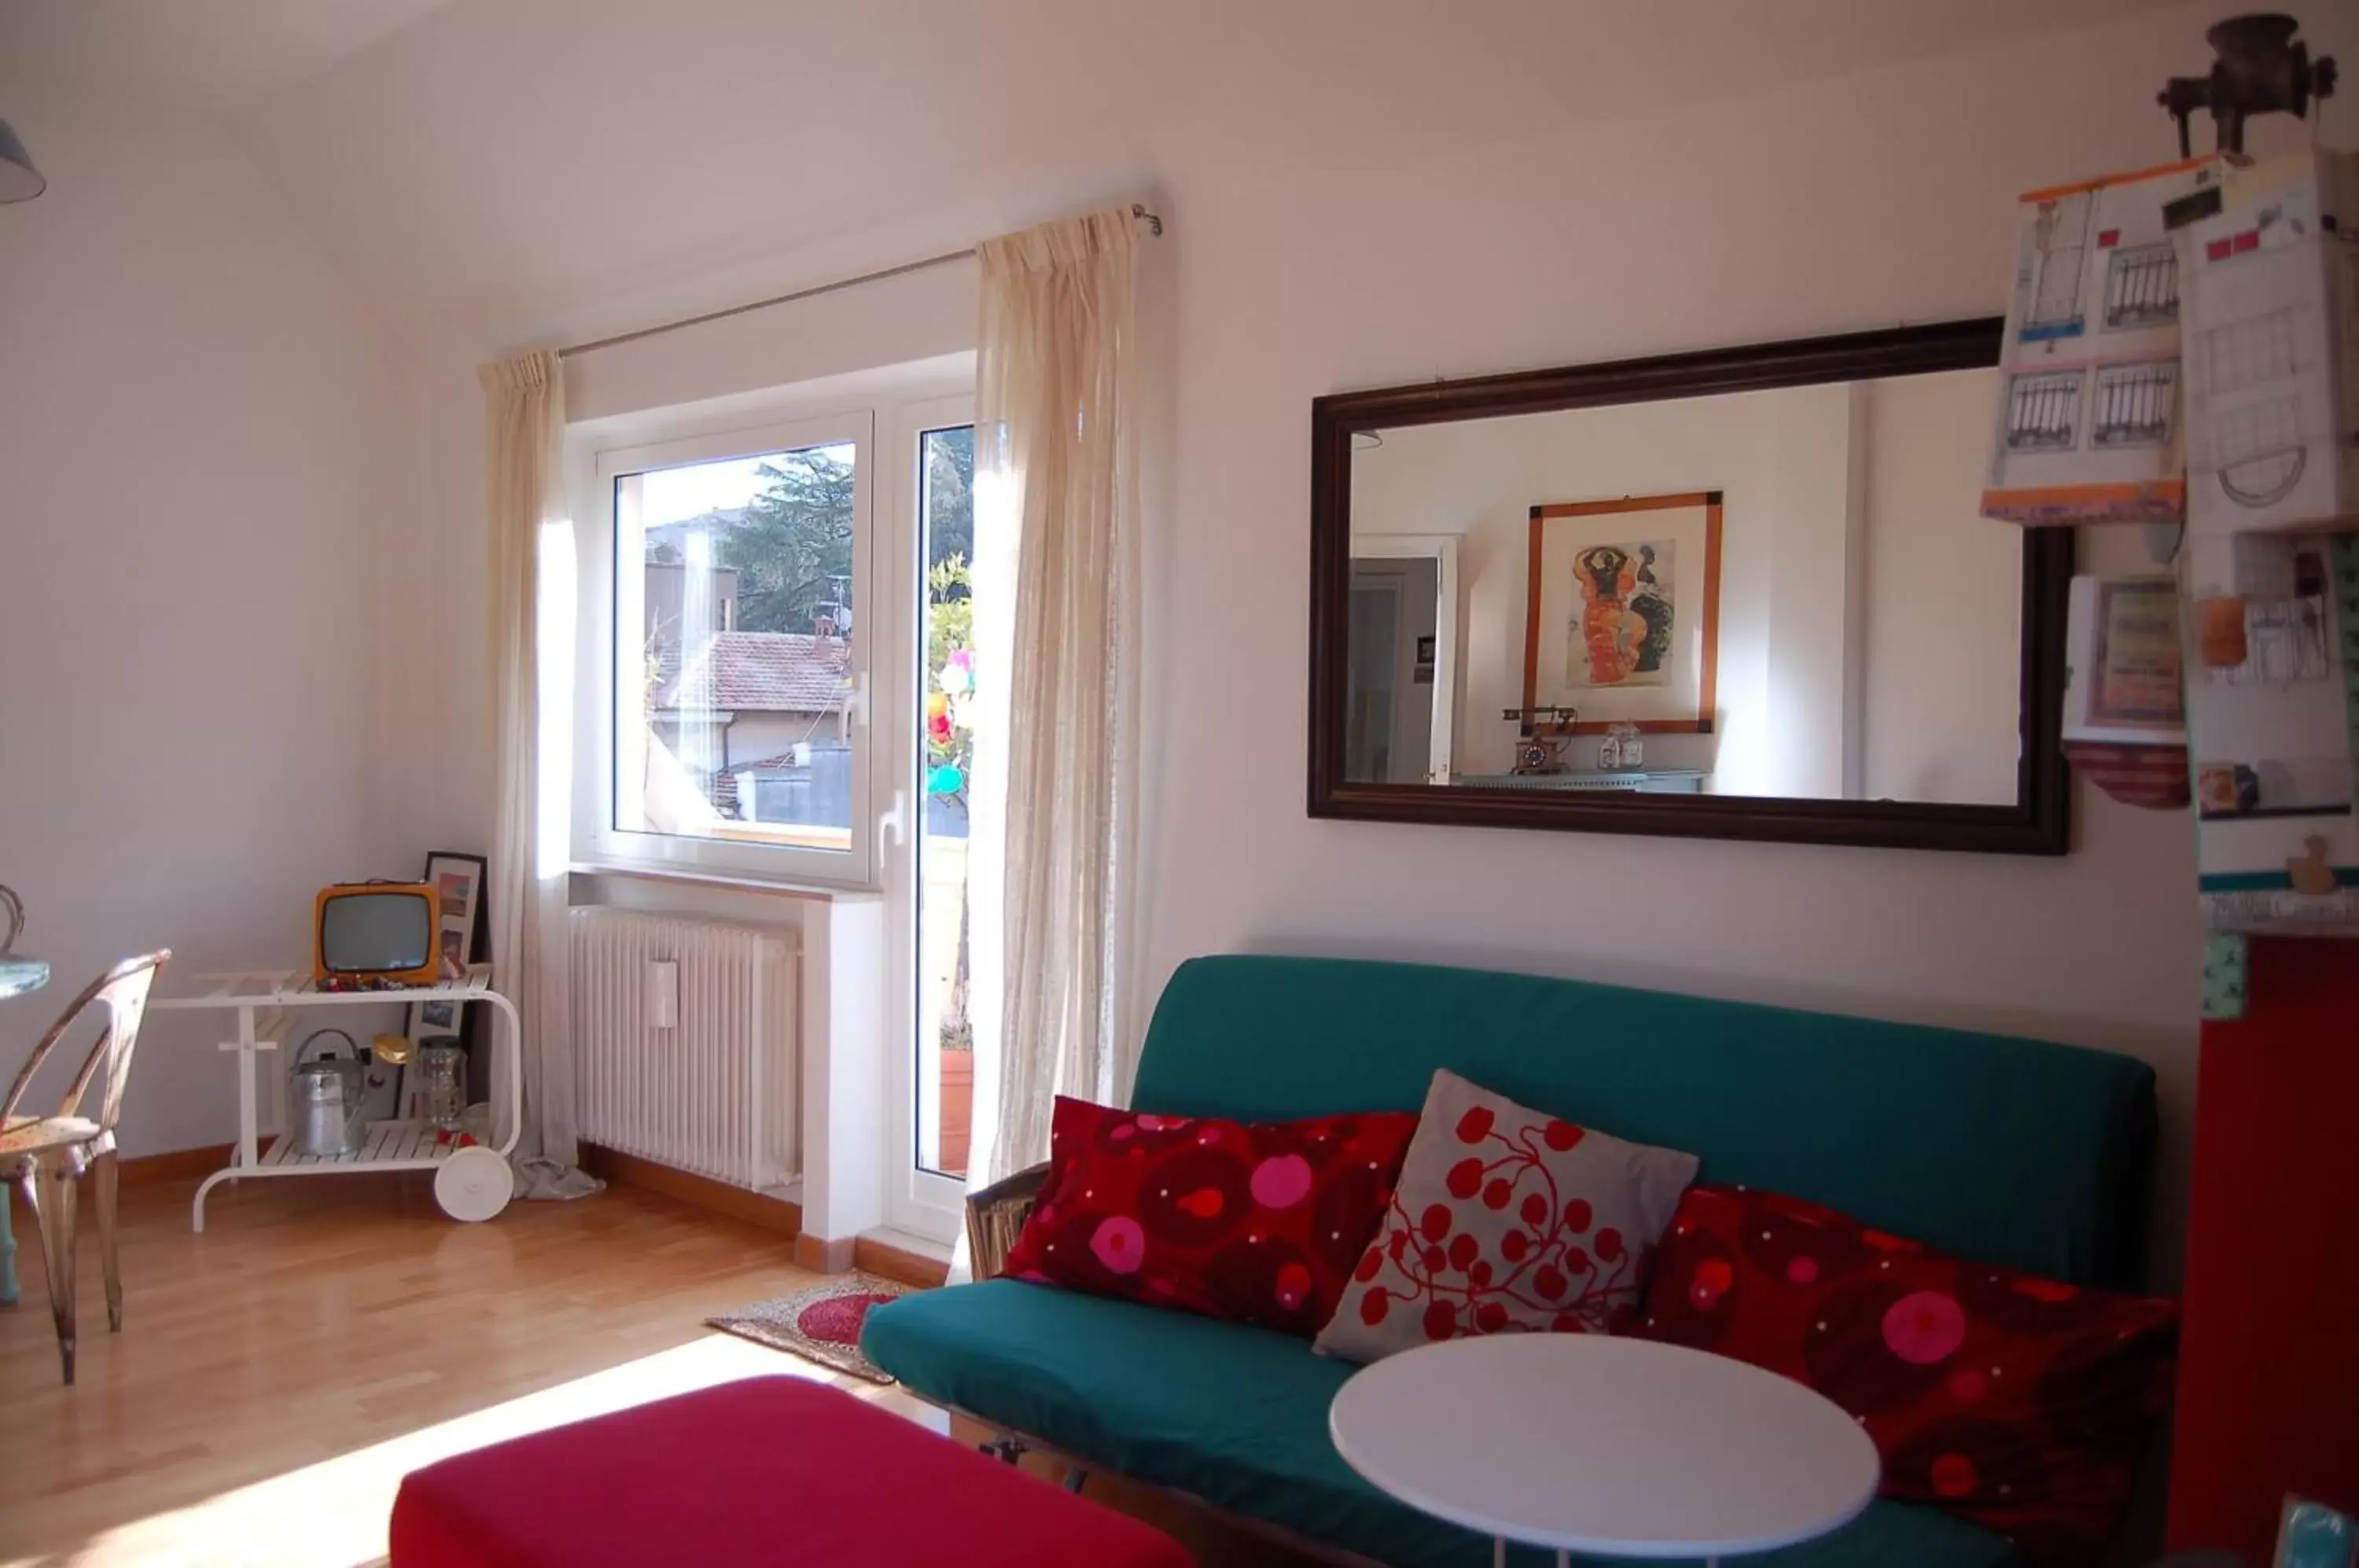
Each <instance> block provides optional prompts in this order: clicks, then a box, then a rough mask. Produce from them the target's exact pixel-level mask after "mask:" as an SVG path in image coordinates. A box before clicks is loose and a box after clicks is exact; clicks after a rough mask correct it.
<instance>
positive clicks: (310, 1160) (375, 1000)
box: [147, 964, 524, 1232]
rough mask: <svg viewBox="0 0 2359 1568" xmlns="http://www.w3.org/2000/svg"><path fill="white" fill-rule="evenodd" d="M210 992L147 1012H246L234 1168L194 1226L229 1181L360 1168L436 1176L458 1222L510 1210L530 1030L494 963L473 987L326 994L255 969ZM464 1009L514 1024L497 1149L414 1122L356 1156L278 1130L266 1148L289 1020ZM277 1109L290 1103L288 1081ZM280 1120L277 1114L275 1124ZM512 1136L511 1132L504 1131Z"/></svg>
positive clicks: (209, 1185) (500, 1093) (437, 1196)
mask: <svg viewBox="0 0 2359 1568" xmlns="http://www.w3.org/2000/svg"><path fill="white" fill-rule="evenodd" d="M197 979H198V980H199V981H200V982H201V983H202V984H203V985H205V986H206V989H204V990H202V991H200V992H197V993H195V994H193V995H190V996H158V997H154V998H152V999H151V1000H150V1001H149V1002H148V1004H147V1006H148V1007H150V1008H161V1009H165V1010H168V1011H182V1012H194V1011H198V1010H201V1009H206V1008H212V1009H217V1010H227V1011H234V1012H235V1013H236V1014H237V1038H236V1039H235V1040H224V1041H223V1042H222V1047H221V1049H222V1050H223V1051H235V1052H237V1058H238V1080H237V1144H236V1147H235V1148H234V1149H232V1151H231V1154H230V1162H229V1164H227V1165H226V1166H224V1167H223V1168H222V1169H221V1170H219V1171H214V1172H213V1173H212V1175H210V1176H208V1177H206V1178H205V1179H204V1181H203V1183H202V1184H201V1185H200V1186H199V1187H198V1188H197V1197H196V1202H195V1203H194V1204H193V1205H192V1206H191V1209H190V1228H191V1229H193V1230H196V1231H198V1232H202V1231H203V1230H204V1228H205V1195H206V1194H207V1193H209V1192H212V1190H213V1188H214V1187H215V1186H216V1185H218V1184H219V1183H221V1182H223V1181H246V1180H249V1179H252V1178H257V1177H264V1176H334V1175H340V1174H342V1173H344V1172H347V1171H433V1172H434V1201H435V1202H436V1203H440V1205H441V1206H442V1212H443V1213H444V1214H449V1215H450V1216H451V1218H453V1219H459V1220H487V1219H490V1218H491V1217H492V1216H493V1215H494V1214H498V1213H499V1212H500V1211H501V1210H502V1209H504V1208H506V1207H507V1203H508V1199H509V1198H511V1197H512V1196H514V1195H515V1192H516V1176H515V1173H514V1172H513V1171H510V1170H509V1168H508V1161H507V1157H508V1155H509V1154H510V1153H511V1152H512V1151H513V1150H514V1149H516V1138H517V1135H518V1133H519V1132H520V1131H521V1130H522V1127H523V1117H522V1116H521V1114H520V1113H521V1111H522V1108H523V1105H524V1095H523V1092H522V1081H521V1070H520V1067H519V1065H518V1059H519V1057H520V1056H521V1055H522V1054H523V1053H522V1051H521V1050H520V1049H519V1047H520V1045H521V1043H522V1038H523V1037H522V1033H521V1030H522V1025H521V1023H520V1022H519V1021H518V1019H517V1018H516V1004H515V1003H513V1002H511V1001H509V1000H508V999H507V998H506V996H501V995H500V994H499V993H498V992H497V991H495V990H493V989H492V970H491V965H489V964H474V965H472V966H471V967H470V968H469V969H468V971H467V977H466V978H465V979H464V980H450V981H445V982H443V983H441V984H440V985H408V986H403V987H401V988H399V989H397V990H383V991H324V990H321V988H320V987H319V985H317V984H316V983H315V982H314V981H313V980H312V978H311V976H310V975H308V974H306V973H305V972H303V971H301V970H294V969H275V970H274V969H248V970H240V971H236V972H234V973H231V974H223V975H198V976H197ZM441 1001H447V1002H450V1003H451V1005H452V1007H453V1016H454V1017H455V1016H456V1010H457V1009H458V1008H460V1007H464V1006H465V1005H466V1004H467V1003H469V1002H486V1003H489V1004H490V1005H491V1007H492V1010H493V1011H494V1012H495V1013H497V1014H498V1015H499V1016H500V1018H502V1019H503V1020H505V1027H504V1028H500V1029H494V1030H493V1031H492V1078H493V1084H494V1087H493V1093H492V1132H493V1135H494V1137H495V1138H497V1139H498V1142H497V1144H496V1145H495V1146H487V1145H484V1144H474V1143H470V1144H460V1143H458V1142H457V1141H456V1140H453V1139H450V1138H439V1137H438V1136H437V1135H436V1132H435V1127H434V1124H433V1123H431V1122H428V1121H420V1120H415V1119H408V1120H404V1119H395V1120H390V1121H380V1122H372V1123H370V1124H369V1127H368V1134H367V1136H366V1138H364V1140H363V1141H362V1144H361V1147H360V1148H359V1149H357V1150H355V1151H354V1152H353V1153H351V1154H343V1155H333V1156H321V1155H308V1154H299V1153H297V1152H296V1151H295V1145H294V1140H293V1139H292V1138H290V1137H288V1135H287V1133H285V1132H284V1131H277V1136H276V1137H274V1138H271V1141H270V1144H269V1147H267V1148H264V1147H263V1145H262V1138H263V1136H264V1131H265V1129H264V1128H263V1127H262V1125H261V1109H260V1091H259V1083H258V1081H257V1079H256V1076H255V1073H256V1071H257V1069H256V1066H255V1058H256V1057H257V1056H258V1055H259V1054H260V1053H261V1052H263V1051H277V1050H279V1049H280V1048H281V1047H282V1046H283V1045H284V1044H285V1042H286V1034H287V1015H288V1012H290V1011H292V1010H293V1009H295V1008H298V1007H368V1006H378V1007H382V1006H384V1005H385V1004H386V1003H388V1002H391V1003H397V1004H400V1005H404V1006H407V1005H408V1004H409V1003H413V1002H441ZM280 1079H281V1081H280V1083H279V1086H278V1088H277V1092H276V1094H275V1095H274V1100H273V1104H274V1105H283V1104H284V1101H285V1097H286V1093H285V1083H284V1074H283V1073H282V1074H281V1075H280ZM279 1119H280V1118H278V1117H276V1116H274V1120H275V1121H276V1120H279ZM503 1129H505V1130H503ZM272 1130H277V1129H275V1128H274V1129H272Z"/></svg>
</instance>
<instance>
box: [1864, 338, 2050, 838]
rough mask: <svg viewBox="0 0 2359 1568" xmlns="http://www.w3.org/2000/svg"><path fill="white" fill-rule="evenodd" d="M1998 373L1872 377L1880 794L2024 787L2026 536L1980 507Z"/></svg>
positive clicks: (1871, 729)
mask: <svg viewBox="0 0 2359 1568" xmlns="http://www.w3.org/2000/svg"><path fill="white" fill-rule="evenodd" d="M1996 379H1997V377H1996V373H1995V372H1993V371H1987V370H1961V371H1952V372H1951V373H1949V374H1947V375H1942V376H1906V377H1901V378H1897V379H1895V380H1890V381H1879V382H1875V383H1874V384H1872V385H1870V386H1869V387H1866V388H1865V401H1866V415H1867V419H1866V423H1867V441H1866V458H1867V485H1866V490H1867V548H1866V550H1865V551H1864V555H1865V560H1866V578H1867V581H1866V585H1865V592H1864V600H1865V621H1866V628H1865V631H1866V635H1865V638H1864V641H1865V649H1866V651H1865V657H1864V659H1863V660H1862V665H1863V672H1864V681H1865V691H1864V722H1863V724H1862V732H1863V733H1862V740H1863V742H1864V764H1865V785H1866V790H1865V792H1866V794H1867V796H1868V798H1869V799H1871V800H1882V799H1891V800H1965V801H1974V802H1979V803H1982V804H1986V805H2008V804H2012V803H2013V802H2014V800H2015V795H2016V763H2017V757H2018V756H2019V754H2020V753H2021V751H2022V749H2023V747H2022V741H2021V736H2020V729H2019V727H2018V724H2017V715H2018V710H2019V706H2020V702H2021V699H2020V697H2019V695H2018V693H2017V688H2016V684H2015V670H2016V668H2017V663H2016V661H2017V650H2018V649H2019V648H2021V647H2022V638H2023V543H2022V539H2021V536H2020V535H2018V534H2017V532H2015V530H2013V529H2011V528H2003V527H1997V526H1984V521H1983V519H1982V518H1981V517H1980V516H1979V515H1978V514H1977V510H1976V505H1975V497H1976V496H1977V495H1979V493H1980V489H1981V485H1982V479H1983V474H1984V469H1985V468H1986V467H1987V465H1988V464H1989V462H1990V452H1989V450H1988V448H1989V441H1988V427H1989V421H1990V411H1991V408H1992V406H1993V404H1994V402H1995V399H1996V398H1997V397H1998V388H1997V386H1996Z"/></svg>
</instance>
